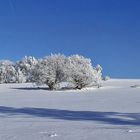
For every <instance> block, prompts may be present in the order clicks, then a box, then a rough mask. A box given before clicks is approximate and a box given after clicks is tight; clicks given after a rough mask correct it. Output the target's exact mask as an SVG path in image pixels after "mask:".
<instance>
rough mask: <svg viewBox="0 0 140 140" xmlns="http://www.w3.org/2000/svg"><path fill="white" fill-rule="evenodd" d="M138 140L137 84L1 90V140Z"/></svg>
mask: <svg viewBox="0 0 140 140" xmlns="http://www.w3.org/2000/svg"><path fill="white" fill-rule="evenodd" d="M49 139H54V140H124V139H126V140H139V139H140V80H129V79H128V80H126V79H121V80H119V79H112V80H109V81H106V82H104V83H103V87H102V88H99V89H98V88H86V89H83V90H81V91H80V90H76V91H74V90H63V91H62V90H60V91H48V90H47V89H45V88H40V89H38V88H35V87H34V86H33V85H32V84H1V85H0V140H49Z"/></svg>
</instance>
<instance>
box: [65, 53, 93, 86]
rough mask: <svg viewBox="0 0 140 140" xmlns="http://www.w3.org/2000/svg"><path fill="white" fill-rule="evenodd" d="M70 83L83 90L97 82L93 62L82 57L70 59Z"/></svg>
mask: <svg viewBox="0 0 140 140" xmlns="http://www.w3.org/2000/svg"><path fill="white" fill-rule="evenodd" d="M68 67H69V69H68V72H67V73H68V74H69V81H70V82H72V83H73V84H74V85H75V88H77V89H81V88H83V87H86V86H87V85H89V84H91V83H92V82H93V81H94V80H95V75H94V72H93V67H92V64H91V60H90V59H88V58H84V57H83V56H80V55H72V56H70V57H68Z"/></svg>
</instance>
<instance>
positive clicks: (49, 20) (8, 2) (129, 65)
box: [0, 0, 140, 78]
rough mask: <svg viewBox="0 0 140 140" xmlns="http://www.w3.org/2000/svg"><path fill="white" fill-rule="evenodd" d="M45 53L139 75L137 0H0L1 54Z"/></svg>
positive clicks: (117, 72) (0, 56) (122, 75)
mask: <svg viewBox="0 0 140 140" xmlns="http://www.w3.org/2000/svg"><path fill="white" fill-rule="evenodd" d="M50 53H62V54H65V55H71V54H81V55H84V56H85V57H89V58H91V59H92V62H93V65H96V64H98V63H99V64H101V65H102V67H103V72H104V74H105V75H110V76H111V77H118V78H140V0H0V59H10V60H12V61H16V60H18V59H21V58H22V57H23V56H25V55H33V56H35V57H37V58H40V57H44V56H45V55H49V54H50Z"/></svg>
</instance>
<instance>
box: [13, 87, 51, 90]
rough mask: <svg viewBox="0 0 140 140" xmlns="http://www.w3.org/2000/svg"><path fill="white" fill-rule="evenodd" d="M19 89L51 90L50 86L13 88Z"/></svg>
mask: <svg viewBox="0 0 140 140" xmlns="http://www.w3.org/2000/svg"><path fill="white" fill-rule="evenodd" d="M11 89H17V90H50V89H49V88H48V87H19V88H11Z"/></svg>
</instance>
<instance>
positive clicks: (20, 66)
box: [15, 56, 38, 82]
mask: <svg viewBox="0 0 140 140" xmlns="http://www.w3.org/2000/svg"><path fill="white" fill-rule="evenodd" d="M37 63H38V60H37V59H35V58H34V57H32V56H25V57H24V58H23V59H22V60H20V61H18V62H17V63H16V66H15V67H16V70H17V75H19V81H20V82H25V81H26V82H32V69H33V68H34V66H35V65H36V64H37Z"/></svg>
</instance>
